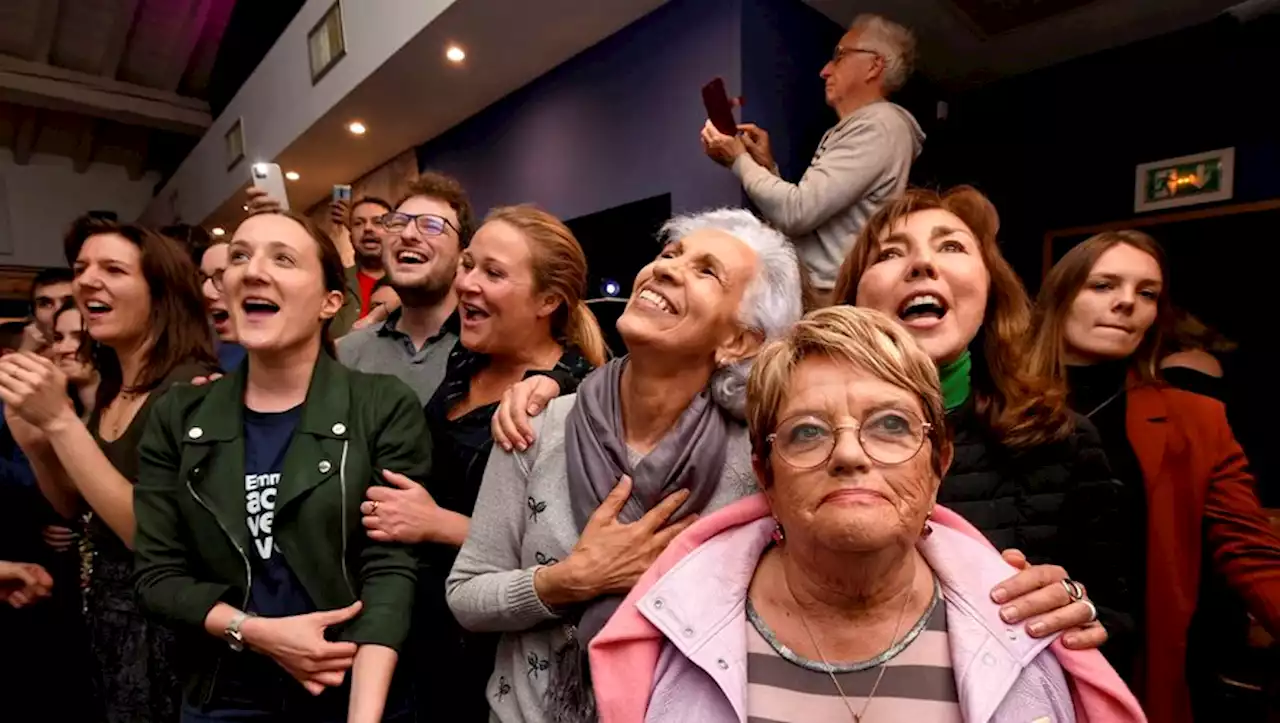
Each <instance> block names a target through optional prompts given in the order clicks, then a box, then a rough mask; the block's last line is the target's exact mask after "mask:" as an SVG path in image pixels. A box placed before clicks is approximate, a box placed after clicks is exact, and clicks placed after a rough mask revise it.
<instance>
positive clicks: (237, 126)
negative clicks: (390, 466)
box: [225, 118, 244, 171]
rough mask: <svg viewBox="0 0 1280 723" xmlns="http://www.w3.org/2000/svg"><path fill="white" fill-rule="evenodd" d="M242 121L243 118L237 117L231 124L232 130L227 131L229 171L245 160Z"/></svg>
mask: <svg viewBox="0 0 1280 723" xmlns="http://www.w3.org/2000/svg"><path fill="white" fill-rule="evenodd" d="M242 121H243V119H242V118H237V119H236V122H235V123H232V124H231V130H229V131H227V135H226V136H225V140H226V147H227V170H228V171H229V170H231V169H232V168H235V167H236V164H237V163H239V162H240V161H242V160H244V123H243V122H242Z"/></svg>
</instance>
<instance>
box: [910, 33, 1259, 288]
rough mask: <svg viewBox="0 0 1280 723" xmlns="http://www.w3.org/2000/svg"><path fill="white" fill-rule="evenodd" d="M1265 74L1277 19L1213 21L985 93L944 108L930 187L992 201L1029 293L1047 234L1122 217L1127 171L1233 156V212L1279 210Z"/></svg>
mask: <svg viewBox="0 0 1280 723" xmlns="http://www.w3.org/2000/svg"><path fill="white" fill-rule="evenodd" d="M1277 67H1280V16H1272V17H1267V18H1263V19H1260V20H1257V21H1256V22H1253V23H1249V24H1246V25H1243V26H1242V25H1239V24H1238V23H1236V22H1235V21H1234V20H1231V19H1226V18H1223V19H1220V20H1218V21H1215V22H1211V23H1207V24H1204V25H1200V26H1196V27H1192V28H1188V29H1186V30H1182V31H1179V32H1176V33H1170V34H1168V35H1164V36H1160V37H1157V38H1153V39H1150V40H1147V41H1144V42H1140V43H1134V44H1132V45H1127V46H1123V47H1120V48H1116V49H1113V50H1110V51H1107V52H1103V53H1098V54H1095V55H1091V56H1088V57H1085V58H1080V59H1077V60H1073V61H1070V62H1067V63H1063V64H1061V65H1057V66H1054V67H1051V68H1046V69H1044V70H1040V71H1037V72H1034V73H1030V74H1027V75H1023V76H1019V77H1016V78H1010V79H1007V80H1003V81H1000V82H996V83H992V84H990V85H987V86H984V87H981V88H978V89H976V90H973V91H970V92H968V93H964V94H961V95H959V96H957V97H955V98H954V99H953V101H952V103H951V116H950V119H949V120H948V121H947V122H946V123H945V124H944V125H945V126H946V128H945V129H941V130H940V132H938V133H933V134H931V135H930V139H929V143H928V144H926V148H927V149H928V152H929V154H931V161H932V163H931V164H930V167H931V168H933V169H935V170H936V173H935V174H931V175H933V178H932V179H930V180H932V181H934V182H936V183H938V184H939V185H944V186H945V185H950V184H953V183H975V184H977V185H979V186H980V187H981V188H982V189H983V190H984V191H986V192H987V193H988V194H989V195H990V196H991V198H992V200H993V201H994V202H995V204H996V207H997V208H999V209H1000V215H1001V217H1002V220H1003V221H1004V223H1003V230H1002V233H1001V236H1002V238H1003V241H1004V245H1005V249H1006V251H1005V253H1006V256H1009V257H1010V260H1011V261H1012V262H1013V263H1014V265H1015V267H1016V268H1017V269H1018V271H1019V272H1020V273H1021V274H1022V275H1023V278H1024V279H1026V280H1027V281H1028V284H1029V285H1030V286H1032V287H1035V286H1036V285H1037V284H1038V282H1039V278H1040V271H1039V265H1040V248H1041V240H1042V239H1043V237H1044V234H1045V233H1046V232H1047V231H1051V230H1054V229H1062V228H1069V227H1073V226H1083V225H1090V224H1096V223H1105V222H1110V221H1120V220H1123V219H1127V218H1132V217H1133V216H1134V211H1133V186H1134V172H1135V167H1136V166H1137V165H1138V164H1139V163H1143V162H1146V161H1156V160H1160V159H1163V158H1172V157H1175V156H1181V155H1187V154H1191V153H1198V152H1201V151H1210V150H1214V149H1217V148H1225V147H1229V146H1234V147H1235V149H1236V183H1235V199H1234V201H1232V202H1231V203H1239V202H1244V201H1255V200H1261V199H1267V198H1278V197H1280V174H1277V173H1276V171H1275V169H1276V168H1277V167H1278V163H1280V124H1277V122H1276V113H1275V107H1274V106H1275V102H1274V100H1275V99H1274V93H1272V92H1268V91H1267V90H1264V88H1266V87H1269V86H1267V85H1266V83H1267V82H1270V81H1268V80H1267V79H1268V78H1269V77H1270V75H1269V74H1270V73H1271V72H1273V71H1274V69H1275V68H1277Z"/></svg>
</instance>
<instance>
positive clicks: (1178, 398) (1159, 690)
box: [1028, 231, 1280, 723]
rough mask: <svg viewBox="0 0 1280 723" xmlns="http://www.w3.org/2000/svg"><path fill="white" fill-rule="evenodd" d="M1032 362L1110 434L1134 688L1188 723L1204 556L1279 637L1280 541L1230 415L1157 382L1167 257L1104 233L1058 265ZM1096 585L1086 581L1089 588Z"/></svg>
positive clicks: (1151, 245) (1158, 713) (1046, 293)
mask: <svg viewBox="0 0 1280 723" xmlns="http://www.w3.org/2000/svg"><path fill="white" fill-rule="evenodd" d="M1037 307H1038V308H1037V317H1036V323H1035V324H1034V325H1033V327H1032V328H1033V329H1035V332H1034V336H1033V339H1032V344H1031V349H1030V351H1029V358H1028V363H1029V364H1030V365H1031V366H1032V368H1033V369H1034V370H1035V371H1037V372H1038V373H1040V374H1044V375H1053V376H1057V377H1059V378H1062V379H1064V380H1065V381H1066V382H1067V385H1068V389H1069V390H1070V402H1071V406H1072V407H1073V408H1074V409H1076V411H1078V412H1080V413H1081V414H1084V415H1086V416H1087V417H1089V418H1090V419H1091V420H1092V421H1093V423H1094V424H1095V426H1097V428H1098V431H1099V433H1100V434H1101V435H1102V440H1103V445H1104V447H1105V448H1106V451H1107V458H1108V459H1109V460H1110V462H1111V465H1112V471H1113V472H1114V473H1115V475H1116V477H1118V478H1119V479H1121V480H1122V481H1123V482H1125V483H1126V484H1127V485H1129V487H1130V490H1131V493H1132V498H1131V499H1132V501H1133V503H1134V505H1136V506H1139V508H1140V509H1144V510H1145V515H1141V516H1140V518H1142V519H1138V520H1136V521H1135V525H1134V528H1135V529H1134V530H1133V538H1134V539H1133V543H1134V544H1133V547H1132V549H1134V550H1138V551H1141V554H1140V555H1136V556H1134V563H1135V564H1134V565H1133V574H1132V576H1131V584H1130V585H1129V591H1130V594H1131V595H1132V596H1133V599H1134V600H1135V601H1137V600H1142V601H1144V603H1145V604H1142V605H1134V606H1131V609H1135V610H1140V611H1142V612H1141V613H1140V614H1141V615H1142V616H1143V618H1144V619H1139V620H1135V621H1134V622H1135V627H1136V629H1137V630H1138V631H1139V636H1138V643H1137V645H1136V648H1137V649H1136V650H1134V651H1132V653H1133V654H1132V656H1131V659H1132V660H1133V664H1134V666H1133V669H1132V670H1131V671H1130V675H1129V679H1130V681H1132V684H1133V688H1134V690H1135V691H1136V692H1137V693H1138V694H1139V697H1140V698H1141V699H1142V701H1143V705H1144V706H1145V708H1146V710H1147V713H1148V715H1149V716H1150V717H1151V720H1152V721H1159V722H1160V723H1184V722H1186V721H1190V720H1192V714H1191V698H1190V693H1189V689H1188V685H1187V673H1186V667H1187V632H1188V628H1189V626H1190V623H1191V618H1192V615H1193V614H1194V613H1195V609H1196V602H1197V599H1198V596H1199V592H1200V572H1201V569H1202V568H1201V563H1202V555H1207V556H1208V559H1209V560H1211V562H1212V565H1213V569H1214V570H1215V571H1216V572H1217V573H1218V574H1220V575H1221V576H1222V577H1223V579H1225V580H1226V581H1227V583H1228V584H1229V585H1230V586H1231V587H1232V588H1233V589H1234V590H1235V591H1236V592H1237V593H1238V594H1239V595H1240V596H1241V598H1242V599H1243V600H1244V601H1245V603H1246V604H1247V605H1248V607H1249V610H1250V612H1252V613H1253V614H1254V616H1255V617H1257V619H1258V620H1259V622H1261V623H1262V625H1263V626H1264V627H1266V629H1267V630H1268V631H1269V632H1271V633H1272V635H1280V538H1277V537H1276V536H1275V534H1274V533H1273V532H1272V531H1271V528H1270V525H1269V524H1268V522H1267V519H1266V517H1265V516H1264V514H1263V512H1262V509H1261V506H1260V505H1259V503H1258V497H1257V494H1256V493H1255V490H1254V479H1253V476H1252V475H1251V474H1250V473H1249V470H1248V460H1247V459H1245V456H1244V452H1243V450H1241V448H1240V445H1239V444H1238V443H1237V442H1236V439H1235V436H1234V435H1233V434H1232V432H1231V427H1230V425H1229V424H1228V423H1227V417H1226V410H1225V408H1224V407H1223V405H1222V403H1221V402H1219V401H1217V400H1215V399H1211V398H1209V397H1204V396H1200V395H1198V394H1194V393H1192V392H1187V391H1182V390H1180V389H1175V388H1173V387H1171V386H1169V385H1168V384H1166V383H1164V382H1163V381H1162V380H1161V379H1160V376H1159V371H1158V368H1157V363H1158V361H1159V359H1158V356H1159V349H1160V342H1161V334H1162V330H1163V329H1165V328H1167V327H1166V326H1165V324H1166V323H1167V322H1168V317H1169V314H1170V306H1169V286H1168V274H1167V266H1166V264H1165V260H1164V255H1163V252H1162V251H1161V250H1160V247H1159V245H1157V244H1156V242H1155V241H1154V240H1153V239H1152V238H1151V237H1149V236H1147V235H1146V234H1143V233H1140V232H1137V231H1117V232H1108V233H1103V234H1099V235H1097V236H1094V237H1093V238H1090V239H1089V240H1087V241H1085V242H1084V243H1082V244H1080V245H1078V246H1076V247H1075V248H1073V249H1072V250H1071V251H1070V252H1068V253H1067V255H1066V256H1064V257H1063V258H1062V260H1061V261H1059V262H1058V264H1057V265H1056V266H1054V267H1053V270H1052V271H1050V272H1049V276H1048V277H1047V278H1046V279H1045V282H1044V285H1043V286H1042V287H1041V289H1040V296H1039V298H1038V300H1037ZM1086 582H1087V581H1086Z"/></svg>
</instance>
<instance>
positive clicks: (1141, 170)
mask: <svg viewBox="0 0 1280 723" xmlns="http://www.w3.org/2000/svg"><path fill="white" fill-rule="evenodd" d="M1235 160H1236V149H1235V148H1219V149H1218V150H1214V151H1205V152H1203V153H1193V154H1191V155H1187V156H1178V157H1176V158H1166V159H1164V160H1160V161H1151V162H1148V163H1140V164H1138V166H1137V169H1136V171H1135V173H1134V190H1133V210H1134V212H1135V213H1144V212H1147V211H1160V210H1163V209H1166V208H1177V207H1181V206H1197V205H1200V204H1204V203H1214V202H1216V201H1230V200H1231V199H1232V198H1233V197H1234V195H1235Z"/></svg>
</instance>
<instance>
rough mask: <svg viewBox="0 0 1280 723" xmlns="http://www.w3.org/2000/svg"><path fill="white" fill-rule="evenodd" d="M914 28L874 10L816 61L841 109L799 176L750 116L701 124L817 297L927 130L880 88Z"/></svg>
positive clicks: (903, 175) (908, 63)
mask: <svg viewBox="0 0 1280 723" xmlns="http://www.w3.org/2000/svg"><path fill="white" fill-rule="evenodd" d="M915 48H916V41H915V37H914V36H913V35H912V34H911V31H910V30H908V29H906V28H904V27H902V26H901V25H898V24H897V23H894V22H891V21H889V20H886V19H885V18H882V17H880V16H878V15H859V16H858V17H857V18H855V19H854V21H853V24H852V25H850V27H849V31H848V32H847V33H845V35H844V37H843V38H841V39H840V42H839V44H837V45H836V48H835V52H834V53H833V54H832V56H831V60H830V61H829V62H828V63H827V64H826V65H825V66H823V68H822V78H823V80H825V81H826V100H827V105H829V106H831V108H832V109H834V110H835V111H836V113H837V114H838V115H839V116H840V120H839V122H837V123H836V124H835V126H833V127H832V128H831V129H830V130H828V131H827V133H826V135H824V136H823V137H822V141H821V142H820V143H819V144H818V150H817V151H816V152H815V153H814V154H813V160H812V161H811V162H810V164H809V168H808V169H807V170H805V172H804V175H803V176H802V177H801V178H800V181H799V183H789V182H787V181H786V180H783V179H782V178H781V177H780V175H779V172H778V166H777V164H776V163H775V162H774V160H773V155H772V152H771V151H770V147H769V134H768V133H766V132H765V131H764V130H763V129H761V128H758V127H757V126H755V125H752V124H749V123H748V124H743V125H740V126H738V130H739V133H738V135H737V136H729V135H725V134H723V133H721V132H720V131H718V130H716V128H715V126H713V125H712V124H711V122H710V121H707V123H706V124H705V125H704V126H703V128H702V148H703V150H704V151H705V152H706V154H707V155H708V156H709V157H711V159H712V160H714V161H716V162H717V163H719V164H721V165H723V166H726V167H728V168H731V169H732V170H733V173H734V175H736V176H737V177H738V178H739V179H740V180H741V181H742V187H743V189H744V190H745V191H746V194H747V196H748V197H749V198H750V199H751V201H752V203H754V204H755V206H756V208H757V209H759V211H760V214H761V215H762V216H764V218H765V220H767V221H769V223H771V224H773V225H774V226H775V227H777V228H778V230H780V231H782V232H783V233H785V234H787V235H788V236H790V237H791V240H792V242H793V243H795V245H796V252H797V253H798V254H799V256H800V260H801V262H803V264H804V266H805V267H806V268H807V269H808V271H809V274H810V277H811V281H812V283H813V286H814V289H815V291H816V292H817V294H818V296H819V297H820V299H821V302H822V303H823V304H826V303H829V301H830V300H829V299H828V298H826V297H829V296H830V294H831V289H832V288H833V287H834V286H835V281H836V273H837V272H838V271H839V269H840V264H841V263H842V262H843V261H844V257H845V256H846V255H847V254H848V252H849V248H850V246H852V244H853V241H854V239H855V238H856V237H857V235H858V232H859V231H860V230H862V225H863V224H864V223H866V220H867V219H868V218H870V217H871V215H872V214H874V213H875V212H876V210H877V209H879V208H880V206H882V205H883V204H884V203H885V201H887V200H888V199H889V198H891V197H893V196H895V195H897V194H898V193H900V192H901V191H902V190H903V189H904V188H906V185H907V176H908V174H909V173H910V171H911V163H912V161H914V160H915V157H916V156H917V155H919V154H920V148H921V145H922V144H923V142H924V132H923V131H921V130H920V125H919V124H918V123H916V120H915V118H913V117H912V116H911V113H909V112H908V111H907V110H906V109H905V108H902V107H901V106H899V105H896V104H894V103H890V102H888V101H887V100H886V97H887V96H888V95H889V94H890V93H892V92H894V91H896V90H898V89H899V88H901V87H902V86H903V84H904V83H906V82H907V78H908V77H909V76H910V75H911V69H912V66H913V64H914V62H915Z"/></svg>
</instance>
